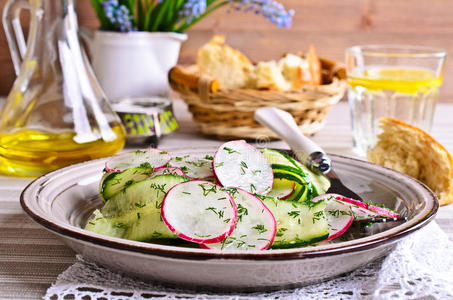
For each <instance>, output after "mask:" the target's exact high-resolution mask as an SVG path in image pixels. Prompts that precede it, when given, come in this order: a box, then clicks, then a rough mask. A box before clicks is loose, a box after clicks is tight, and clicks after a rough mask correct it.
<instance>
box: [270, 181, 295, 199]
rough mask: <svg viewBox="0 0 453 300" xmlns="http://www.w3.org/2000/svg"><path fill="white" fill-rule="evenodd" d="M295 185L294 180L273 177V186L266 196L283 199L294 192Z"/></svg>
mask: <svg viewBox="0 0 453 300" xmlns="http://www.w3.org/2000/svg"><path fill="white" fill-rule="evenodd" d="M295 186H296V183H295V182H294V181H289V180H286V179H280V178H274V186H273V187H272V190H271V191H270V193H269V194H267V196H269V197H274V198H279V199H282V200H285V199H287V198H288V197H289V196H291V194H292V193H293V192H294V187H295Z"/></svg>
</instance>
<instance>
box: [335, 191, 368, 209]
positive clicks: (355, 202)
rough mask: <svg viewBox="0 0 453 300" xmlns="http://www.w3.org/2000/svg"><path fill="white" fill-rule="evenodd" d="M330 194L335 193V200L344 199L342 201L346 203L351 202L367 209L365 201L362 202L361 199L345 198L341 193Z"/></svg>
mask: <svg viewBox="0 0 453 300" xmlns="http://www.w3.org/2000/svg"><path fill="white" fill-rule="evenodd" d="M332 195H335V199H336V200H341V201H344V202H347V203H351V204H354V205H356V206H358V207H361V208H364V209H367V208H368V204H366V203H365V202H362V201H359V200H354V199H351V198H347V197H344V196H341V195H338V194H332Z"/></svg>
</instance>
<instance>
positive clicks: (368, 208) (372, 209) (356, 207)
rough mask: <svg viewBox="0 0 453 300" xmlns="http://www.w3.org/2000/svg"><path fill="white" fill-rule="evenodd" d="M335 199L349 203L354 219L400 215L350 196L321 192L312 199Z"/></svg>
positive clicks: (396, 216) (395, 216)
mask: <svg viewBox="0 0 453 300" xmlns="http://www.w3.org/2000/svg"><path fill="white" fill-rule="evenodd" d="M326 198H329V199H335V200H338V201H343V202H346V203H349V204H350V207H351V209H352V212H353V214H354V219H365V218H374V217H377V216H383V217H389V218H398V217H399V216H400V215H399V214H397V213H395V212H393V211H391V210H389V209H387V208H383V207H379V206H376V205H371V204H370V205H368V204H367V203H365V202H362V201H359V200H354V199H351V198H347V197H344V196H342V195H339V194H323V195H320V196H318V197H316V198H313V199H312V201H315V202H316V201H318V199H326Z"/></svg>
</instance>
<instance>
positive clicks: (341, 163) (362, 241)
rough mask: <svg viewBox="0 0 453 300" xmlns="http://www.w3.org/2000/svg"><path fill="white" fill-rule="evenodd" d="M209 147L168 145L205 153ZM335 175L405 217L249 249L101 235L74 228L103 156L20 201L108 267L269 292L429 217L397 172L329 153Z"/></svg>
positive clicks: (422, 192)
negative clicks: (304, 242) (280, 246)
mask: <svg viewBox="0 0 453 300" xmlns="http://www.w3.org/2000/svg"><path fill="white" fill-rule="evenodd" d="M214 150H215V149H198V150H190V151H187V150H186V151H184V152H182V151H179V152H178V151H172V153H173V154H175V155H182V154H192V153H194V154H195V153H196V154H200V153H210V154H212V153H213V152H214ZM331 158H332V160H333V164H334V168H335V170H336V172H337V173H338V175H339V176H340V178H341V179H342V181H343V182H344V183H345V184H346V185H347V186H348V187H350V188H351V189H353V190H354V191H355V192H357V193H358V194H359V195H360V196H362V197H363V199H366V200H370V201H373V202H377V203H381V204H384V205H385V206H386V207H388V208H391V209H394V210H395V211H397V212H398V213H400V214H401V215H402V216H405V217H408V221H407V222H405V223H393V224H390V223H388V224H376V225H373V226H371V227H354V228H350V229H349V230H348V231H347V232H346V234H344V235H343V236H342V238H341V239H338V240H336V241H335V242H334V243H331V244H323V245H318V246H312V247H305V248H295V249H284V250H267V251H260V252H258V251H254V252H247V253H244V252H239V251H237V252H227V253H225V252H221V251H215V250H205V249H196V248H183V247H176V246H167V245H158V244H151V243H143V242H135V241H129V240H124V239H118V238H111V237H107V236H102V235H99V234H95V233H92V232H89V231H85V230H83V229H82V227H83V226H84V225H85V223H86V221H87V218H88V216H89V215H90V213H91V212H92V211H93V210H94V209H95V208H98V207H100V206H101V200H100V198H99V195H98V186H99V180H100V178H101V176H102V170H103V168H104V163H105V161H106V159H98V160H93V161H88V162H84V163H80V164H76V165H72V166H69V167H66V168H63V169H59V170H57V171H54V172H51V173H49V174H46V175H44V176H42V177H40V178H38V179H36V180H35V181H33V182H32V183H31V184H30V185H29V186H28V187H27V188H26V189H25V190H24V191H23V193H22V195H21V204H22V207H23V209H24V210H25V211H26V213H27V214H28V215H30V217H31V218H33V219H34V220H35V221H36V222H37V223H39V224H41V225H42V226H44V227H46V228H47V229H48V230H50V231H52V232H54V233H55V234H57V235H58V236H59V237H60V238H61V239H62V240H63V241H64V242H65V243H66V244H67V245H68V246H69V247H71V248H72V249H74V251H76V252H77V253H80V254H82V255H83V256H84V257H86V258H88V259H91V260H93V261H95V262H97V263H99V264H102V265H104V266H106V267H108V268H110V269H113V270H116V271H120V272H123V273H126V274H129V275H132V276H138V277H141V278H144V279H147V280H154V281H160V282H164V283H169V284H176V285H177V286H181V287H183V286H184V287H192V288H204V289H222V290H234V291H245V290H247V291H251V290H261V291H262V290H271V289H280V288H287V287H295V286H301V285H306V284H310V283H314V282H319V281H322V280H326V279H328V278H332V277H334V276H337V275H340V274H343V273H346V272H349V271H352V270H354V269H356V268H358V267H360V266H362V265H364V264H366V263H368V262H370V261H373V260H375V259H377V258H379V257H382V256H384V255H386V254H388V253H389V252H390V251H391V250H392V249H393V248H394V247H395V246H396V242H398V241H399V240H400V239H401V238H402V237H404V236H406V235H407V234H409V233H412V232H415V231H416V230H418V229H420V228H421V227H423V226H424V225H426V224H427V223H429V222H430V221H431V220H432V219H433V217H434V215H435V213H436V212H437V209H438V206H439V205H438V201H437V199H436V197H435V195H434V194H433V193H432V192H431V191H430V190H429V189H428V188H427V187H426V186H425V185H423V184H421V183H420V182H418V181H416V180H415V179H413V178H410V177H408V176H406V175H403V174H401V173H398V172H395V171H392V170H390V169H387V168H384V167H381V166H377V165H374V164H371V163H369V162H366V161H361V160H356V159H352V158H348V157H342V156H337V155H331Z"/></svg>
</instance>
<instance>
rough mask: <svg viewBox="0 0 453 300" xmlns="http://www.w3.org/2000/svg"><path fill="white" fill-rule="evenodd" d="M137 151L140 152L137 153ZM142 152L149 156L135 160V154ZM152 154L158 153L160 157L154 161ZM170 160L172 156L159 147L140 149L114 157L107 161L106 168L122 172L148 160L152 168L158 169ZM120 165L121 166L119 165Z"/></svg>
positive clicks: (109, 170)
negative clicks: (151, 157)
mask: <svg viewBox="0 0 453 300" xmlns="http://www.w3.org/2000/svg"><path fill="white" fill-rule="evenodd" d="M137 152H139V153H138V154H137ZM140 152H142V153H143V155H144V156H145V155H147V157H144V158H142V159H138V160H137V161H134V158H135V156H136V155H139V154H141V153H140ZM151 155H156V157H158V158H159V159H156V160H155V161H152V160H151V159H150V156H151ZM170 160H171V156H170V155H169V154H168V152H166V151H164V150H161V149H158V148H149V149H139V150H135V151H131V152H127V153H123V154H120V155H117V156H114V157H112V158H111V159H110V160H108V161H106V162H105V170H106V171H107V172H122V171H124V170H126V169H128V168H131V167H137V166H139V165H141V164H142V163H146V162H148V163H149V164H150V165H151V167H152V168H154V169H157V168H160V167H165V165H166V164H167V163H168V162H169V161H170ZM118 165H120V166H121V167H118ZM123 166H124V167H123Z"/></svg>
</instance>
